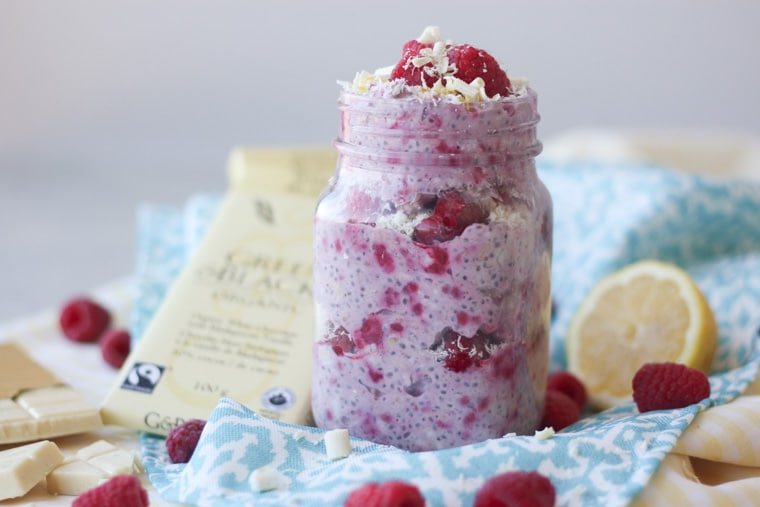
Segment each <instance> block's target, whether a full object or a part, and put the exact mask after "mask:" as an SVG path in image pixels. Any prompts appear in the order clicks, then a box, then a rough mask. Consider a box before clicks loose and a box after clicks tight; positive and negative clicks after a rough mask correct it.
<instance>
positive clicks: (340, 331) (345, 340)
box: [327, 326, 356, 356]
mask: <svg viewBox="0 0 760 507" xmlns="http://www.w3.org/2000/svg"><path fill="white" fill-rule="evenodd" d="M327 341H328V343H330V345H331V346H332V350H333V352H335V355H336V356H342V355H344V354H353V353H354V352H356V343H354V340H353V338H351V334H350V333H349V332H348V330H347V329H346V328H345V327H343V326H339V327H338V328H337V329H335V331H334V332H333V334H332V336H330V338H328V340H327Z"/></svg>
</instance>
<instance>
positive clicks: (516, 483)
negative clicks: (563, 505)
mask: <svg viewBox="0 0 760 507" xmlns="http://www.w3.org/2000/svg"><path fill="white" fill-rule="evenodd" d="M556 498H557V494H556V492H555V491H554V486H553V485H552V483H551V481H550V480H549V479H547V478H546V477H544V476H543V475H541V474H540V473H538V472H506V473H503V474H500V475H497V476H495V477H492V478H490V479H488V481H486V483H485V484H483V486H481V488H480V489H479V490H478V492H477V493H476V494H475V504H474V505H473V507H552V506H553V505H554V502H555V501H556Z"/></svg>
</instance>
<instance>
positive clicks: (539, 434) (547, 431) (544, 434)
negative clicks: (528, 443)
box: [533, 426, 555, 440]
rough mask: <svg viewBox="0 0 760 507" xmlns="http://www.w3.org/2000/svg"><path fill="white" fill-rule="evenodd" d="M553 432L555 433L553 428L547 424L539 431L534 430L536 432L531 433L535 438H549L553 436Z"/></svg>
mask: <svg viewBox="0 0 760 507" xmlns="http://www.w3.org/2000/svg"><path fill="white" fill-rule="evenodd" d="M554 434H555V431H554V428H552V427H551V426H547V427H546V428H544V429H542V430H541V431H538V430H536V433H535V434H534V435H533V437H534V438H535V439H536V440H549V439H550V438H552V437H553V436H554Z"/></svg>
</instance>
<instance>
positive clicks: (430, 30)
mask: <svg viewBox="0 0 760 507" xmlns="http://www.w3.org/2000/svg"><path fill="white" fill-rule="evenodd" d="M440 40H441V29H440V28H439V27H437V26H426V27H425V29H424V30H423V31H422V35H420V36H419V37H417V42H419V43H420V44H435V43H436V42H438V41H440Z"/></svg>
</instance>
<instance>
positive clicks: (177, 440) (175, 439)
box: [166, 419, 206, 463]
mask: <svg viewBox="0 0 760 507" xmlns="http://www.w3.org/2000/svg"><path fill="white" fill-rule="evenodd" d="M204 426H206V421H202V420H200V419H190V420H189V421H185V422H184V423H182V424H180V425H179V426H177V427H176V428H174V429H172V430H171V431H170V432H169V436H168V437H166V450H167V452H168V453H169V459H171V460H172V463H187V462H188V461H190V458H191V457H192V455H193V452H195V446H197V445H198V439H199V438H201V432H202V431H203V427H204Z"/></svg>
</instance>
